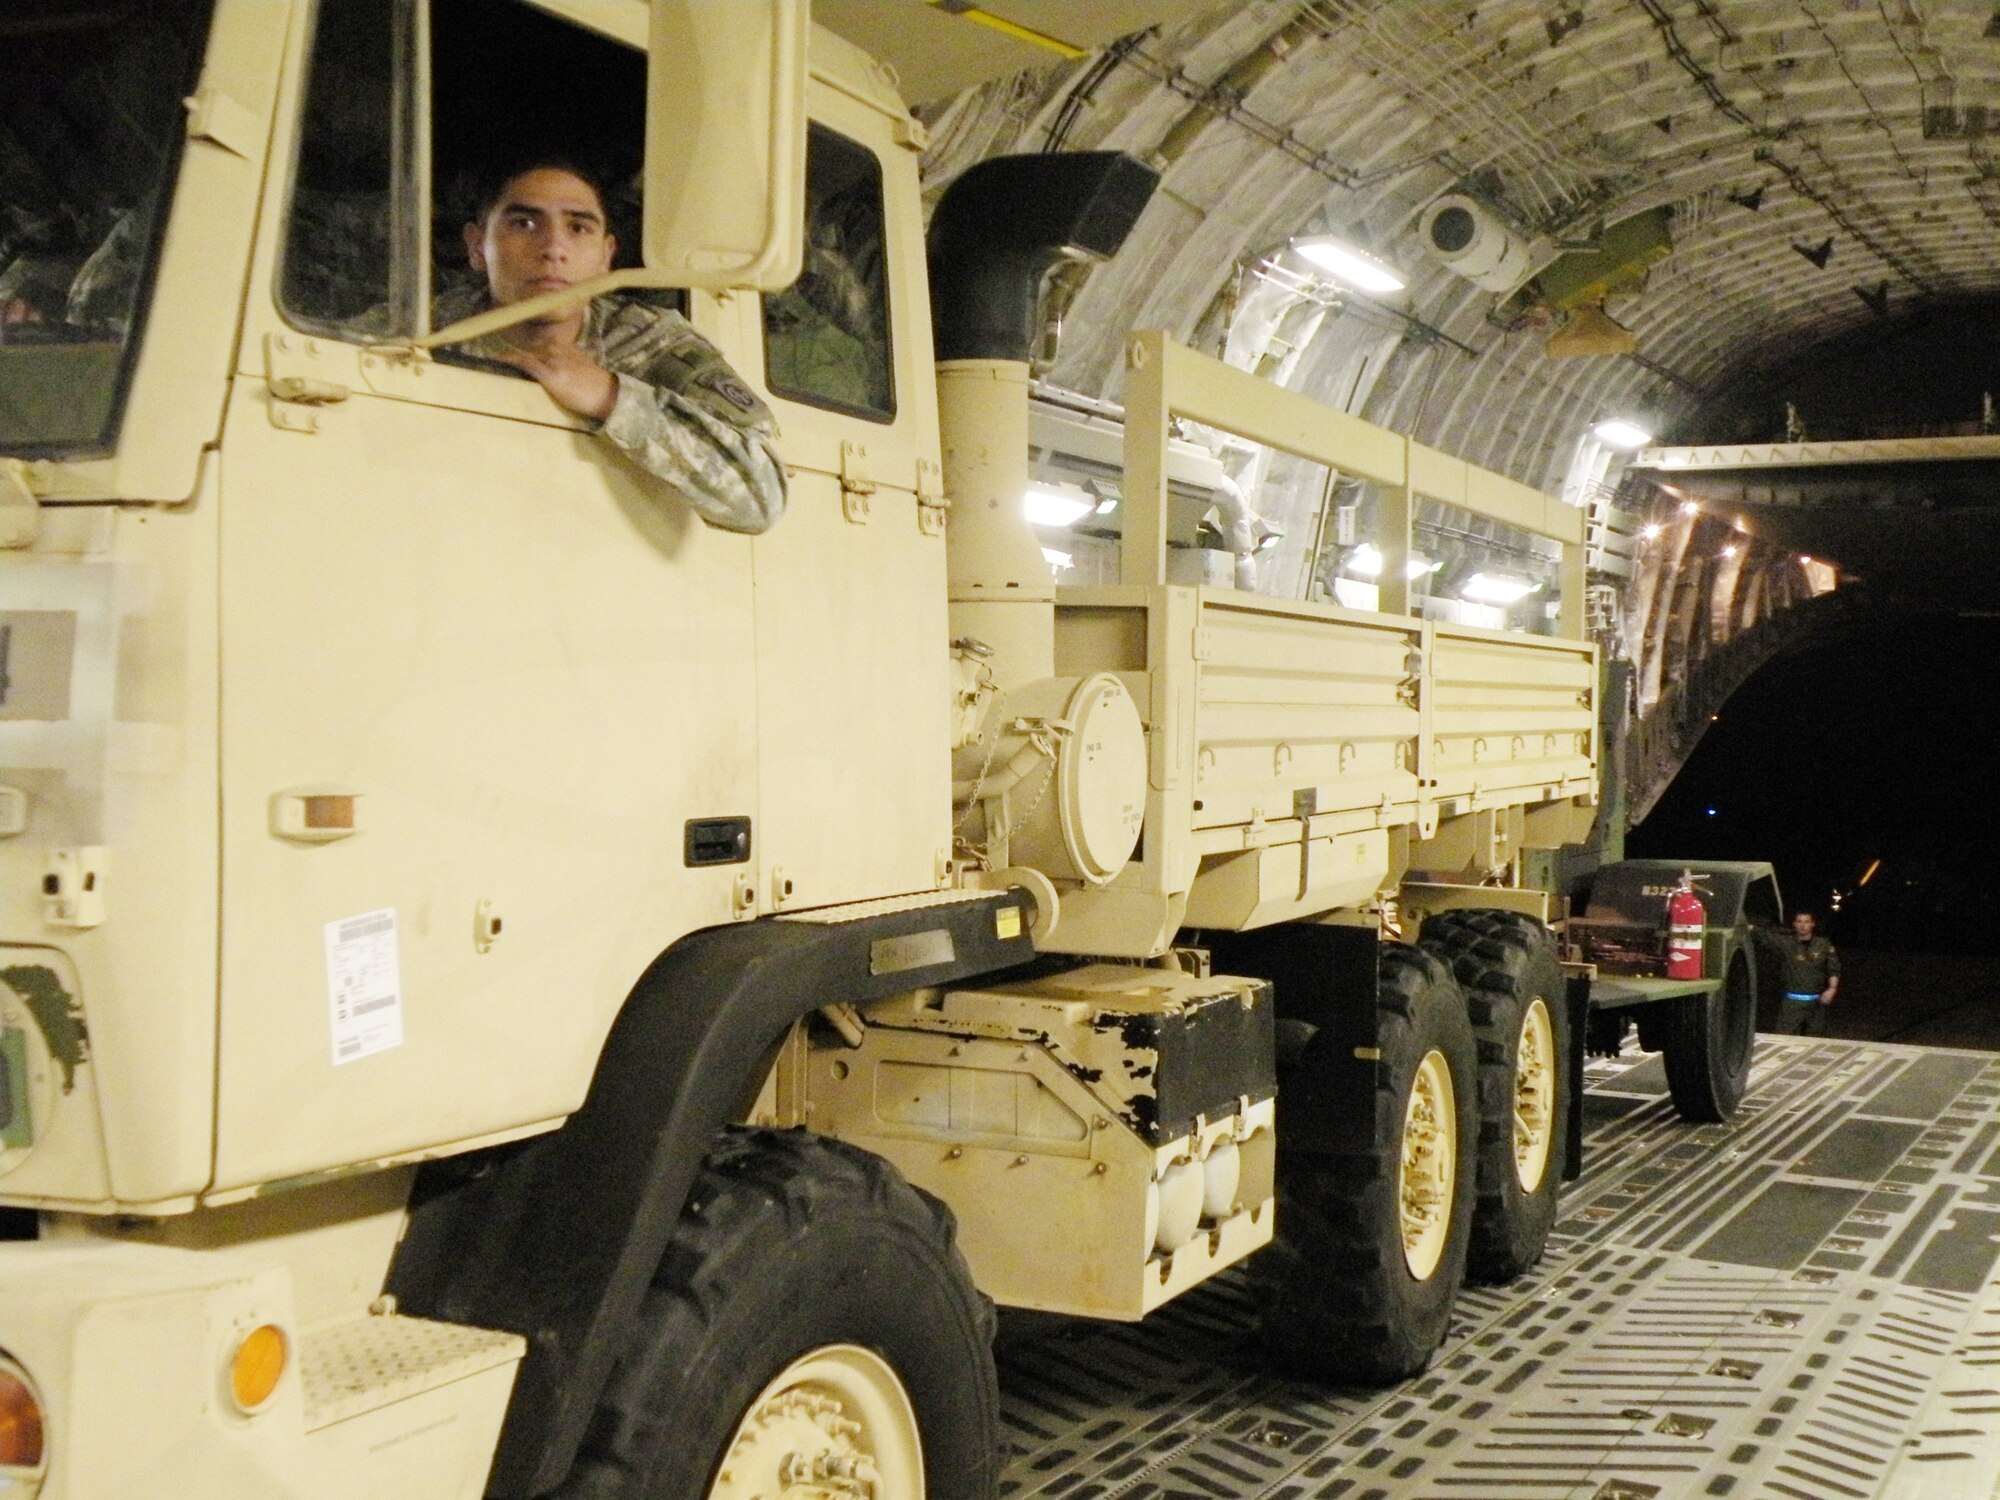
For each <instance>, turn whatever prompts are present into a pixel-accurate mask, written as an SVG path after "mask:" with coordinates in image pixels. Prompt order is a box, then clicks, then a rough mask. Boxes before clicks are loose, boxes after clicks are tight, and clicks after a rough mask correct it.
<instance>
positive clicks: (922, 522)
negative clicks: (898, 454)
mask: <svg viewBox="0 0 2000 1500" xmlns="http://www.w3.org/2000/svg"><path fill="white" fill-rule="evenodd" d="M950 511H951V502H950V501H949V500H947V499H945V497H944V470H943V469H941V468H939V467H938V465H936V464H935V463H933V462H932V461H931V460H930V459H928V458H920V459H918V460H917V530H919V531H921V532H922V533H923V534H924V535H925V536H943V535H944V524H945V517H946V516H947V515H948V514H949V513H950Z"/></svg>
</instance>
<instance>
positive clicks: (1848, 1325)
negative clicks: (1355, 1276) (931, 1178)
mask: <svg viewBox="0 0 2000 1500" xmlns="http://www.w3.org/2000/svg"><path fill="white" fill-rule="evenodd" d="M1589 1075H1590V1076H1589V1079H1588V1084H1589V1087H1588V1090H1587V1095H1586V1101H1585V1122H1586V1127H1587V1136H1586V1169H1585V1172H1584V1175H1583V1177H1582V1179H1581V1180H1580V1181H1578V1182H1574V1183H1571V1184H1570V1185H1569V1187H1568V1189H1567V1191H1566V1194H1565V1197H1564V1200H1563V1216H1562V1219H1561V1222H1560V1223H1559V1225H1558V1227H1557V1231H1556V1235H1555V1237H1554V1240H1553V1241H1552V1243H1551V1246H1550V1250H1549V1254H1548V1256H1547V1257H1546V1258H1545V1259H1544V1261H1543V1263H1542V1264H1541V1265H1540V1266H1539V1267H1537V1268H1536V1270H1535V1271H1534V1272H1532V1273H1530V1274H1529V1275H1527V1276H1524V1277H1522V1278H1520V1279H1519V1280H1517V1281H1515V1282H1512V1283H1510V1284H1509V1285H1507V1286H1504V1287H1497V1288H1495V1287H1488V1288H1475V1289H1471V1290H1469V1291H1468V1292H1467V1293H1466V1294H1465V1295H1464V1296H1463V1297H1462V1298H1461V1299H1460V1304H1459V1315H1458V1317H1457V1319H1456V1322H1455V1324H1454V1326H1453V1330H1452V1334H1451V1337H1450V1339H1449V1340H1448V1341H1447V1342H1446V1345H1445V1347H1444V1348H1443V1350H1441V1351H1440V1353H1439V1355H1438V1357H1437V1359H1436V1360H1435V1361H1434V1362H1433V1363H1432V1366H1431V1369H1430V1370H1429V1371H1428V1372H1427V1373H1426V1374H1424V1375H1423V1376H1421V1377H1419V1378H1417V1379H1416V1380H1413V1381H1410V1382H1409V1383H1407V1384H1405V1385H1403V1386H1400V1387H1397V1388H1395V1389H1392V1390H1389V1391H1352V1390H1329V1389H1325V1388H1321V1387H1315V1386H1306V1385H1298V1384H1292V1383H1288V1382H1286V1381H1282V1380H1278V1379H1276V1378H1274V1377H1272V1376H1271V1375H1268V1374H1266V1373H1265V1372H1264V1371H1263V1370H1262V1369H1261V1368H1260V1366H1259V1361H1258V1355H1257V1340H1256V1324H1257V1316H1258V1313H1257V1302H1258V1295H1259V1289H1258V1283H1257V1280H1256V1271H1255V1268H1254V1263H1253V1265H1252V1267H1250V1268H1249V1269H1247V1270H1245V1271H1243V1272H1241V1273H1238V1274H1234V1275H1230V1276H1225V1277H1222V1278H1218V1280H1217V1281H1215V1282H1212V1283H1210V1284H1209V1285H1207V1286H1205V1287H1202V1288H1199V1289H1197V1290H1196V1291H1195V1292H1193V1293H1191V1294H1189V1295H1188V1296H1186V1297H1184V1298H1182V1299H1181V1300H1180V1301H1179V1302H1177V1303H1174V1304H1172V1305H1170V1306H1169V1307H1167V1308H1166V1309H1164V1310H1163V1311H1161V1312H1160V1313H1158V1314H1156V1315H1155V1316H1154V1317H1153V1318H1152V1319H1150V1320H1148V1321H1147V1322H1145V1323H1143V1324H1139V1325H1134V1326H1126V1325H1108V1324H1099V1323H1084V1322H1069V1321H1063V1320H1054V1319H1046V1318H1037V1317H1035V1316H1033V1315H1013V1314H1009V1315H1006V1316H1004V1317H1003V1320H1002V1326H1001V1343H1000V1366H1001V1369H1000V1378H1001V1388H1002V1395H1003V1402H1004V1410H1005V1418H1006V1428H1007V1437H1008V1440H1009V1442H1010V1443H1011V1446H1012V1454H1011V1458H1010V1461H1009V1464H1008V1467H1007V1470H1006V1477H1005V1482H1004V1487H1003V1492H1004V1493H1005V1494H1006V1495H1008V1496H1012V1497H1026V1496H1063V1497H1066V1500H1218V1497H1225V1500H1237V1497H1253V1496H1254V1497H1269V1500H1335V1497H1340V1500H1683V1497H1689V1500H1692V1497H1695V1496H1717V1497H1727V1500H1780V1497H1782V1500H1869V1497H1885V1500H1916V1497H1919V1496H1921V1497H1922V1500H1973V1497H1977V1500H1989V1497H1992V1496H1994V1494H1995V1493H1996V1478H2000V1420H1996V1419H2000V1285H1995V1284H1994V1275H1993V1272H1994V1263H1995V1259H1996V1256H2000V1056H1997V1055H1994V1054H1989V1053H1975V1052H1952V1051H1941V1050H1936V1049H1924V1048H1915V1047H1897V1046H1890V1045H1884V1044H1879V1043H1861V1042H1841V1041H1812V1040H1798V1039H1790V1038H1777V1037H1762V1038H1759V1042H1758V1051H1757V1060H1756V1067H1755V1072H1754V1074H1753V1076H1752V1083H1751V1090H1750V1093H1749V1095H1748V1097H1747V1098H1746V1099H1745V1101H1744V1104H1743V1107H1742V1109H1741V1110H1740V1111H1739V1113H1738V1115H1737V1117H1736V1119H1735V1120H1734V1121H1732V1122H1731V1123H1730V1124H1728V1125H1709V1126H1689V1125H1685V1124H1682V1123H1681V1122H1680V1121H1679V1119H1678V1118H1677V1117H1676V1116H1675V1115H1674V1112H1673V1109H1672V1106H1671V1105H1669V1104H1668V1103H1667V1100H1666V1097H1665V1096H1666V1083H1665V1077H1664V1074H1663V1073H1662V1071H1661V1067H1660V1063H1659V1060H1658V1059H1657V1058H1649V1057H1646V1056H1644V1055H1643V1054H1628V1055H1627V1056H1624V1057H1620V1058H1616V1059H1611V1060H1603V1061H1594V1062H1592V1064H1591V1065H1590V1069H1589Z"/></svg>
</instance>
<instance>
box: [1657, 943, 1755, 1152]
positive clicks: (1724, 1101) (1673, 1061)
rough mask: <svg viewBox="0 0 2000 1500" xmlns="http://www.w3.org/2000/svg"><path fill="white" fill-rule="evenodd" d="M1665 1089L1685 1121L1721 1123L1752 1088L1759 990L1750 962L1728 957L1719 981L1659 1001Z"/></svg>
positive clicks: (1740, 954)
mask: <svg viewBox="0 0 2000 1500" xmlns="http://www.w3.org/2000/svg"><path fill="white" fill-rule="evenodd" d="M1661 1007H1662V1015H1661V1020H1662V1021H1663V1022H1664V1027H1663V1029H1664V1031H1665V1033H1666V1034H1665V1036H1664V1037H1663V1038H1662V1040H1663V1041H1664V1043H1665V1046H1664V1047H1663V1048H1662V1049H1661V1050H1662V1051H1663V1053H1664V1055H1665V1060H1666V1066H1667V1092H1668V1093H1669V1094H1671V1095H1672V1096H1673V1101H1674V1108H1675V1109H1676V1110H1677V1111H1679V1113H1680V1117H1681V1118H1682V1119H1683V1120H1691V1121H1695V1122H1697V1123H1701V1124H1719V1123H1720V1122H1721V1121H1724V1120H1727V1119H1729V1118H1730V1117H1731V1116H1732V1115H1734V1114H1735V1113H1736V1106H1737V1105H1739V1104H1741V1103H1742V1102H1743V1094H1744V1091H1745V1090H1747V1089H1748V1088H1749V1087H1750V1058H1751V1054H1752V1053H1753V1052H1754V1051H1755V1049H1756V1042H1757V989H1756V985H1755V984H1754V983H1753V982H1752V980H1751V977H1750V961H1749V960H1748V959H1747V958H1745V957H1744V956H1743V954H1742V953H1741V952H1738V953H1736V954H1734V955H1732V956H1731V958H1730V960H1729V967H1728V969H1727V970H1726V971H1725V972H1724V977H1723V981H1722V983H1721V985H1719V986H1718V987H1717V988H1716V989H1714V990H1711V991H1710V992H1709V993H1707V994H1705V995H1684V996H1682V997H1681V998H1679V999H1677V1000H1668V1001H1664V1002H1661Z"/></svg>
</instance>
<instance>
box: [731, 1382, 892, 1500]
mask: <svg viewBox="0 0 2000 1500" xmlns="http://www.w3.org/2000/svg"><path fill="white" fill-rule="evenodd" d="M923 1494H924V1460H923V1444H922V1441H921V1439H920V1438H919V1437H918V1434H917V1413H916V1410H915V1409H914V1408H913V1407H912V1406H911V1405H910V1397H909V1393H908V1392H907V1391H905V1390H904V1389H903V1382H902V1381H900V1380H898V1379H897V1378H896V1372H895V1371H894V1370H892V1369H890V1368H889V1366H888V1363H887V1362H886V1361H884V1360H883V1359H882V1357H881V1356H880V1355H878V1354H876V1353H874V1352H873V1351H872V1350H868V1349H863V1348H861V1347H860V1346H859V1345H856V1344H828V1345H827V1346H826V1347H824V1348H821V1349H815V1350H813V1351H812V1352H811V1353H809V1354H803V1355H800V1356H799V1358H797V1359H795V1360H793V1361H792V1362H791V1363H790V1364H789V1365H787V1366H785V1368H784V1369H783V1370H781V1371H779V1373H778V1376H777V1378H776V1379H775V1380H773V1381H772V1382H771V1383H770V1384H769V1385H767V1386H765V1387H764V1389H763V1390H761V1391H759V1392H758V1393H757V1399H756V1400H754V1401H752V1402H751V1403H750V1407H749V1409H748V1410H747V1411H746V1412H744V1414H743V1420H742V1421H741V1422H739V1423H737V1425H736V1432H735V1434H734V1436H732V1437H731V1438H730V1440H729V1445H728V1446H727V1447H726V1448H724V1449H723V1451H722V1462H721V1464H720V1465H719V1466H718V1468H717V1469H716V1473H715V1482H714V1483H713V1484H711V1485H710V1486H709V1490H708V1496H709V1500H752V1497H760V1500H923Z"/></svg>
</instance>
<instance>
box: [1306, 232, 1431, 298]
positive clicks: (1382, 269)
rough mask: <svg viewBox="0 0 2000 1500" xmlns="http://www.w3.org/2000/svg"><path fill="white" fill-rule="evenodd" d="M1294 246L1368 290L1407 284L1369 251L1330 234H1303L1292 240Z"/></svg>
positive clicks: (1335, 275) (1386, 289)
mask: <svg viewBox="0 0 2000 1500" xmlns="http://www.w3.org/2000/svg"><path fill="white" fill-rule="evenodd" d="M1292 249H1293V250H1295V251H1297V252H1298V254H1299V255H1300V256H1301V257H1303V258H1304V259H1306V260H1309V261H1311V262H1312V263H1313V264H1314V265H1316V266H1318V267H1319V268H1320V269H1321V270H1322V271H1324V272H1326V274H1327V275H1329V276H1331V277H1333V278H1334V279H1335V280H1336V281H1344V282H1346V283H1347V284H1348V285H1349V286H1351V287H1357V288H1359V289H1360V290H1361V291H1364V292H1376V293H1381V292H1400V291H1401V290H1402V289H1403V288H1404V286H1405V285H1406V284H1407V283H1405V282H1404V280H1403V278H1402V277H1401V276H1399V275H1398V274H1397V273H1396V272H1395V271H1393V270H1391V269H1390V268H1389V267H1388V266H1386V265H1384V264H1383V263H1382V262H1381V261H1379V260H1377V259H1376V258H1375V257H1374V256H1372V255H1370V254H1369V253H1368V252H1367V251H1365V250H1357V249H1355V248H1354V246H1352V245H1347V244H1343V243H1341V242H1340V241H1339V240H1337V239H1334V238H1332V237H1331V236H1330V235H1323V234H1309V235H1304V236H1301V237H1300V238H1298V239H1295V240H1293V241H1292Z"/></svg>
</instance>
